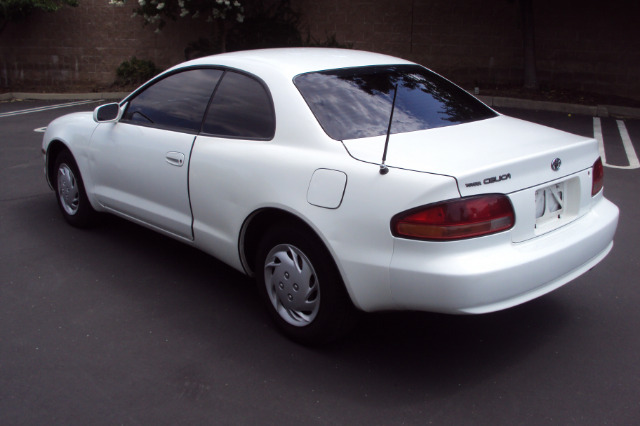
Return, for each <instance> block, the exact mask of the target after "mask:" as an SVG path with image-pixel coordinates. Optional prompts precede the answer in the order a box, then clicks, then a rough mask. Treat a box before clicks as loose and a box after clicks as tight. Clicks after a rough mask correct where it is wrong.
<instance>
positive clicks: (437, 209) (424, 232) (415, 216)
mask: <svg viewBox="0 0 640 426" xmlns="http://www.w3.org/2000/svg"><path fill="white" fill-rule="evenodd" d="M514 223H515V214H514V212H513V206H512V205H511V202H510V201H509V198H508V197H507V196H505V195H501V194H489V195H478V196H474V197H467V198H460V199H456V200H450V201H444V202H441V203H436V204H430V205H427V206H424V207H419V208H417V209H412V210H409V211H407V212H404V213H400V214H398V215H396V216H394V217H393V219H392V220H391V232H392V233H393V235H394V236H396V237H403V238H413V239H419V240H436V241H446V240H459V239H463V238H472V237H479V236H482V235H488V234H493V233H496V232H500V231H505V230H507V229H510V228H511V227H512V226H513V224H514Z"/></svg>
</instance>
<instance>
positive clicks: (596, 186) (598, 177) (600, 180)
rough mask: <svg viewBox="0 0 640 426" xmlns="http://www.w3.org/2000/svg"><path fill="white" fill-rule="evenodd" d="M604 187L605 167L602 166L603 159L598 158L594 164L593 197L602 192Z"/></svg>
mask: <svg viewBox="0 0 640 426" xmlns="http://www.w3.org/2000/svg"><path fill="white" fill-rule="evenodd" d="M603 185H604V166H603V165H602V159H601V158H598V159H597V160H596V162H595V163H593V181H592V183H591V196H592V197H593V196H594V195H596V194H597V193H598V192H600V191H601V190H602V186H603Z"/></svg>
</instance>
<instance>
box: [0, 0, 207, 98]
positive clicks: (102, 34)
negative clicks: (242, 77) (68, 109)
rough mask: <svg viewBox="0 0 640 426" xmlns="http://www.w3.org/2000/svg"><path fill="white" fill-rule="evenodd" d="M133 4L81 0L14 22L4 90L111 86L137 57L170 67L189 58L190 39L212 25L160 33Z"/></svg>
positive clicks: (0, 66) (173, 26)
mask: <svg viewBox="0 0 640 426" xmlns="http://www.w3.org/2000/svg"><path fill="white" fill-rule="evenodd" d="M133 3H135V1H130V2H129V4H127V5H125V6H123V7H117V6H111V5H109V4H108V0H80V5H79V6H78V7H76V8H64V9H61V10H60V11H58V12H56V13H44V12H36V13H35V14H33V15H32V16H30V17H29V18H28V19H27V20H26V21H24V22H20V23H10V24H9V25H8V26H7V28H6V29H5V31H4V32H3V33H2V34H0V90H3V89H4V90H12V91H15V90H21V89H28V90H33V89H36V90H43V91H55V90H61V89H64V90H70V89H71V90H73V89H78V90H92V89H97V88H108V86H109V85H110V84H112V83H113V81H114V79H115V70H116V68H117V67H118V65H120V63H122V62H123V61H125V60H127V59H129V58H130V57H131V56H136V57H138V58H139V59H149V60H152V61H154V62H155V63H156V65H158V66H160V67H163V68H165V67H168V66H170V65H174V64H176V63H178V62H181V61H183V60H184V53H183V52H184V48H185V46H186V45H187V43H188V42H190V41H193V40H195V39H197V38H198V36H199V35H206V32H207V27H206V26H204V25H203V24H202V23H200V22H198V21H194V20H191V21H184V22H178V23H173V22H170V23H168V24H167V26H166V27H165V29H164V30H163V31H162V32H161V33H159V34H156V33H155V32H154V29H153V28H151V27H145V28H143V26H142V22H143V20H142V18H140V17H135V18H132V17H131V15H132V13H133V6H134V4H133Z"/></svg>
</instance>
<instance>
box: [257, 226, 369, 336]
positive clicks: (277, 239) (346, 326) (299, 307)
mask: <svg viewBox="0 0 640 426" xmlns="http://www.w3.org/2000/svg"><path fill="white" fill-rule="evenodd" d="M257 253H258V254H257V263H256V269H255V271H256V282H257V285H258V291H259V292H260V293H261V295H262V297H263V299H264V301H265V304H266V306H267V310H268V311H269V314H270V316H271V318H272V319H273V321H274V322H275V323H276V325H277V326H278V328H279V329H280V331H282V332H283V333H284V334H285V335H286V336H287V337H289V338H290V339H292V340H294V341H296V342H298V343H302V344H305V345H318V344H323V343H327V342H330V341H332V340H335V339H337V338H339V337H341V336H342V335H344V334H345V333H346V332H348V331H350V330H351V328H352V327H353V325H354V324H355V320H356V318H357V311H356V308H355V307H354V306H353V304H352V303H351V299H350V298H349V295H348V293H347V291H346V289H345V287H344V284H343V281H342V278H341V277H340V273H339V272H338V269H337V267H336V265H335V263H334V261H333V259H332V257H331V255H330V254H329V252H328V250H327V249H326V248H325V246H324V244H323V243H322V242H321V241H320V239H319V238H317V237H316V236H315V235H313V234H312V233H311V232H310V231H306V230H304V229H302V228H301V227H297V226H295V227H294V226H288V225H285V224H280V225H278V226H275V227H272V228H271V229H269V230H268V231H267V232H266V234H265V235H264V236H263V238H262V240H261V243H260V245H259V248H258V252H257Z"/></svg>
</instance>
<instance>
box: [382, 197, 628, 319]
mask: <svg viewBox="0 0 640 426" xmlns="http://www.w3.org/2000/svg"><path fill="white" fill-rule="evenodd" d="M618 215H619V212H618V208H617V207H616V206H615V205H614V204H612V203H611V202H609V201H608V200H607V199H605V198H604V197H602V196H601V197H600V199H599V200H597V201H596V202H595V203H594V205H593V206H592V208H591V210H590V211H589V212H588V213H586V214H584V215H583V216H582V217H580V218H579V219H577V220H575V221H573V222H572V223H570V224H567V225H565V226H563V227H561V228H559V229H556V230H555V231H552V232H549V233H548V234H545V235H542V236H539V237H536V238H533V239H531V240H528V241H524V242H520V243H513V242H512V241H511V235H510V232H503V233H501V234H496V235H492V236H487V237H482V238H477V239H470V240H463V241H455V242H425V241H414V240H406V239H399V238H398V239H396V241H395V243H394V252H393V258H392V261H391V267H390V283H391V284H390V286H391V296H392V298H393V302H394V304H395V306H396V308H397V309H410V310H421V311H433V312H443V313H457V314H480V313H487V312H493V311H498V310H502V309H506V308H509V307H512V306H515V305H518V304H521V303H524V302H527V301H529V300H532V299H535V298H537V297H539V296H542V295H544V294H546V293H548V292H550V291H553V290H555V289H557V288H559V287H561V286H562V285H564V284H566V283H568V282H569V281H571V280H574V279H575V278H577V277H579V276H580V275H582V274H584V273H585V272H587V271H588V270H590V269H591V268H593V267H594V266H595V265H596V264H598V263H599V262H600V261H601V260H602V259H604V257H605V256H606V255H607V254H608V253H609V251H611V248H612V247H613V236H614V233H615V230H616V227H617V223H618ZM372 310H375V309H372Z"/></svg>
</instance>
